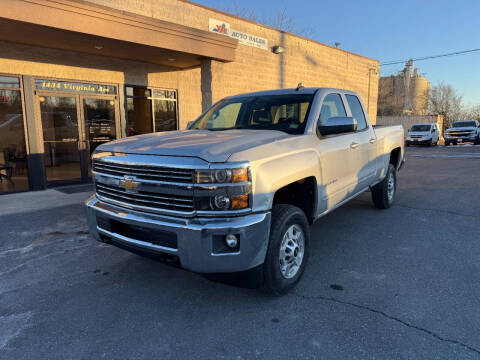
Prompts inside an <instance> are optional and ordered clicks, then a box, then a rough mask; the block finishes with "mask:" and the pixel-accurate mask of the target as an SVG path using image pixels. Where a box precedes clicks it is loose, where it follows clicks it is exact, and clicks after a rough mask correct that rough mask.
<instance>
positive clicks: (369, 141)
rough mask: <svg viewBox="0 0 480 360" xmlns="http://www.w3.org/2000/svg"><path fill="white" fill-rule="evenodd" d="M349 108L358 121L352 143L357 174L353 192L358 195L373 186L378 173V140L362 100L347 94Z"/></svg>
mask: <svg viewBox="0 0 480 360" xmlns="http://www.w3.org/2000/svg"><path fill="white" fill-rule="evenodd" d="M345 99H346V100H347V103H348V107H349V116H351V117H353V118H354V119H356V120H357V131H356V132H355V134H354V139H353V141H352V143H351V145H350V146H351V149H352V152H353V154H352V159H353V163H352V170H353V171H354V172H355V174H356V175H355V177H356V181H355V185H354V188H353V192H354V193H356V192H358V191H361V190H363V189H365V188H366V187H368V186H370V185H371V184H372V181H373V178H374V176H375V172H376V168H377V166H376V164H377V161H376V159H375V156H376V154H377V151H376V150H377V144H376V141H377V138H376V136H375V131H374V130H373V128H372V126H371V125H370V123H369V122H367V118H366V116H365V113H364V111H363V107H362V104H361V102H360V99H359V98H358V97H357V96H355V95H350V94H345Z"/></svg>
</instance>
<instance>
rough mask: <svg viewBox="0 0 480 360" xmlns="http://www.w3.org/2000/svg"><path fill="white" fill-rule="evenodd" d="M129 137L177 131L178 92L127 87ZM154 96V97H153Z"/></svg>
mask: <svg viewBox="0 0 480 360" xmlns="http://www.w3.org/2000/svg"><path fill="white" fill-rule="evenodd" d="M125 94H126V96H127V136H132V135H139V134H146V133H151V132H153V131H156V132H159V131H171V130H177V92H176V91H175V90H161V89H148V88H144V87H138V86H126V87H125ZM152 94H153V96H152Z"/></svg>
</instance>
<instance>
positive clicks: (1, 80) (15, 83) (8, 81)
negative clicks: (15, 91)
mask: <svg viewBox="0 0 480 360" xmlns="http://www.w3.org/2000/svg"><path fill="white" fill-rule="evenodd" d="M0 87H9V88H20V79H19V78H18V77H14V76H2V75H0Z"/></svg>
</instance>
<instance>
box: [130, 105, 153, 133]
mask: <svg viewBox="0 0 480 360" xmlns="http://www.w3.org/2000/svg"><path fill="white" fill-rule="evenodd" d="M127 117H128V120H127V136H133V135H140V134H148V133H151V132H153V123H152V100H150V99H147V98H127Z"/></svg>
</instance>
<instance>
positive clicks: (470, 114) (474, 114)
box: [463, 105, 480, 121]
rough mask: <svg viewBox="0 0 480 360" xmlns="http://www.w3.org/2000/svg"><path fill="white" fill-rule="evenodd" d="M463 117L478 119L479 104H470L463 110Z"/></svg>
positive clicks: (479, 118)
mask: <svg viewBox="0 0 480 360" xmlns="http://www.w3.org/2000/svg"><path fill="white" fill-rule="evenodd" d="M463 119H465V120H477V121H480V105H475V106H471V107H469V108H467V109H465V110H464V112H463Z"/></svg>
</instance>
